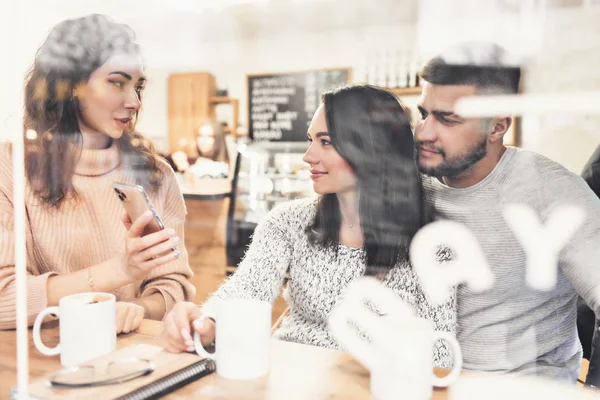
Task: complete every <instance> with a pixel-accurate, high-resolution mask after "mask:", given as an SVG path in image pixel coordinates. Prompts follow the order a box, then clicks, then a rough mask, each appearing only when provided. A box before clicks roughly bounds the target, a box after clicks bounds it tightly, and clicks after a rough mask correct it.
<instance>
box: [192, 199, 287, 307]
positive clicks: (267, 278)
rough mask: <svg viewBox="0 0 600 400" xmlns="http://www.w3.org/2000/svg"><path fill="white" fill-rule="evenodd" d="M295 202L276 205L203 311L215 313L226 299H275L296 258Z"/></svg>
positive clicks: (205, 304) (256, 230) (259, 226)
mask: <svg viewBox="0 0 600 400" xmlns="http://www.w3.org/2000/svg"><path fill="white" fill-rule="evenodd" d="M293 207H294V205H293V203H292V204H284V205H282V206H279V207H277V208H275V209H273V210H272V211H271V212H270V213H269V215H268V216H267V218H266V219H265V220H264V221H262V222H261V223H259V224H258V226H257V227H256V229H255V231H254V234H253V236H252V243H251V244H250V246H249V247H248V250H247V251H246V254H245V256H244V259H243V260H242V262H241V263H240V265H239V266H238V268H237V270H236V272H235V274H234V275H233V276H232V277H231V278H229V279H228V280H227V281H225V282H224V283H223V284H222V285H221V286H220V287H219V289H218V290H217V291H216V292H215V293H213V294H212V295H211V296H210V298H209V299H208V300H207V301H206V302H205V303H204V305H203V306H202V313H203V314H204V315H206V316H209V317H214V316H215V304H216V303H217V301H218V300H224V299H256V300H263V301H268V302H270V303H273V302H274V301H275V299H276V298H277V296H278V295H279V292H280V290H281V287H282V285H283V280H284V276H285V273H286V271H287V269H288V267H289V265H290V261H291V258H292V252H293V248H292V236H291V232H290V226H292V225H294V224H295V223H296V222H297V221H294V218H295V216H294V215H295V213H294V212H293V211H294V210H293Z"/></svg>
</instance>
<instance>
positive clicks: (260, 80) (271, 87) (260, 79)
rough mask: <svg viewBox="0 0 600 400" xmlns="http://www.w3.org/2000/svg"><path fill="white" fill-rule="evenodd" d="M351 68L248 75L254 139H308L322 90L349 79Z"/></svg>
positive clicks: (249, 103)
mask: <svg viewBox="0 0 600 400" xmlns="http://www.w3.org/2000/svg"><path fill="white" fill-rule="evenodd" d="M350 79H351V69H350V68H337V69H325V70H315V71H304V72H290V73H273V74H261V75H248V76H247V85H248V134H249V136H250V138H251V139H254V140H267V141H273V142H293V141H304V140H306V130H307V128H308V125H309V124H310V120H311V119H312V116H313V114H314V112H315V111H316V110H317V107H319V104H320V103H321V93H322V92H324V91H326V90H330V89H333V88H335V87H337V86H340V85H343V84H346V83H348V82H350Z"/></svg>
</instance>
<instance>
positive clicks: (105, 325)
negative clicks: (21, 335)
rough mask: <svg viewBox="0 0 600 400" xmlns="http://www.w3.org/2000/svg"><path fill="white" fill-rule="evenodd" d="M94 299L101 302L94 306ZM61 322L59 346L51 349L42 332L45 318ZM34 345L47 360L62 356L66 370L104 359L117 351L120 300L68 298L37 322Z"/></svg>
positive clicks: (85, 295) (87, 295)
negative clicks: (51, 357)
mask: <svg viewBox="0 0 600 400" xmlns="http://www.w3.org/2000/svg"><path fill="white" fill-rule="evenodd" d="M94 299H98V300H100V299H101V300H100V301H98V302H95V303H91V302H92V301H93V300H94ZM49 314H54V315H56V316H57V317H58V318H59V340H60V342H59V344H58V345H57V346H56V347H54V348H48V347H46V346H45V345H44V344H43V343H42V339H41V337H40V328H41V325H42V321H43V320H44V318H45V317H46V316H47V315H49ZM33 343H34V344H35V347H37V349H38V350H39V352H40V353H42V354H44V355H46V356H55V355H57V354H60V363H61V364H62V365H63V366H64V367H73V366H76V365H79V364H81V363H84V362H86V361H89V360H91V359H94V358H97V357H101V356H103V355H105V354H108V353H110V352H112V351H114V350H115V349H116V347H117V328H116V298H115V296H114V295H113V294H110V293H80V294H73V295H70V296H65V297H63V298H61V299H60V300H59V302H58V307H48V308H46V309H45V310H43V311H42V312H41V313H40V314H39V315H38V316H37V318H36V319H35V323H34V324H33Z"/></svg>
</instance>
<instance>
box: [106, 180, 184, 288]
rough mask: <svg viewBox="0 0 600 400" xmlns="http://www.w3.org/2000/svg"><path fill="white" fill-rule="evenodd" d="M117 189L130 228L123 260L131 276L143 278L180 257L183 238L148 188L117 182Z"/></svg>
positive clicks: (126, 222)
mask: <svg viewBox="0 0 600 400" xmlns="http://www.w3.org/2000/svg"><path fill="white" fill-rule="evenodd" d="M113 186H114V190H115V193H116V194H117V196H118V197H119V200H120V201H121V204H123V207H124V209H125V211H126V216H124V217H123V223H124V225H125V227H126V228H127V230H128V234H127V240H126V243H125V249H126V252H125V255H124V260H123V267H124V272H125V274H126V275H127V277H128V278H129V279H130V280H132V281H136V280H139V279H143V278H144V277H145V276H146V275H147V274H148V273H149V272H150V271H151V270H152V269H154V268H157V267H159V266H161V265H164V264H167V263H169V262H172V261H174V260H176V259H177V258H179V255H180V253H179V251H177V247H176V246H177V243H179V238H178V237H177V236H176V232H175V230H173V229H165V227H164V225H163V223H162V221H161V219H160V217H159V216H158V213H157V212H156V210H155V209H154V207H153V205H152V203H151V202H150V199H149V198H148V196H147V194H146V192H145V190H144V188H142V187H141V186H139V185H127V184H122V183H115V184H114V185H113Z"/></svg>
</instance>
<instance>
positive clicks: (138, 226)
mask: <svg viewBox="0 0 600 400" xmlns="http://www.w3.org/2000/svg"><path fill="white" fill-rule="evenodd" d="M152 218H154V215H153V214H152V211H149V210H148V211H146V212H145V213H143V214H142V215H140V217H139V218H138V219H136V220H135V221H134V222H133V224H132V225H131V228H130V229H129V236H130V237H140V236H141V235H142V232H143V231H144V228H145V227H146V225H148V223H149V222H150V221H151V220H152Z"/></svg>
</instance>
